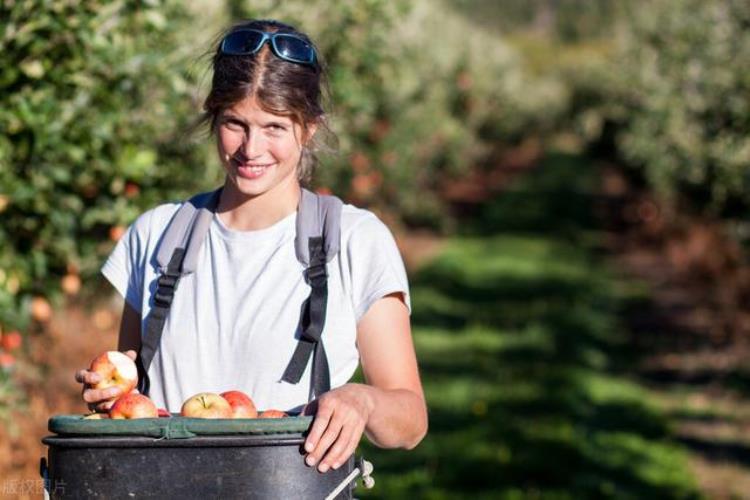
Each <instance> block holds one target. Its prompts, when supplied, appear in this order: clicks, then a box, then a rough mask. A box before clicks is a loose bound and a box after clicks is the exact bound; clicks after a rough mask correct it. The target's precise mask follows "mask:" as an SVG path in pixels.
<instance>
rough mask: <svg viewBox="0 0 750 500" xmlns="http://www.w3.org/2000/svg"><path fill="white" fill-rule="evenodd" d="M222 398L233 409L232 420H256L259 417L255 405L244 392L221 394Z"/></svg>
mask: <svg viewBox="0 0 750 500" xmlns="http://www.w3.org/2000/svg"><path fill="white" fill-rule="evenodd" d="M221 397H223V398H224V399H226V400H227V403H229V406H231V407H232V418H256V417H257V416H258V410H256V409H255V403H253V400H252V399H250V396H248V395H247V394H245V393H244V392H242V391H226V392H222V393H221Z"/></svg>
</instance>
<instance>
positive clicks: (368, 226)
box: [341, 203, 388, 238]
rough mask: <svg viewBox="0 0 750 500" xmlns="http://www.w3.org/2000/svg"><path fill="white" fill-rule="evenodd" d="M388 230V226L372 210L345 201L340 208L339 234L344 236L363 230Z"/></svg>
mask: <svg viewBox="0 0 750 500" xmlns="http://www.w3.org/2000/svg"><path fill="white" fill-rule="evenodd" d="M383 230H385V231H388V227H387V226H386V225H385V223H384V222H383V221H382V220H381V219H380V217H378V216H377V215H376V214H375V213H374V212H372V211H370V210H367V209H366V208H360V207H357V206H354V205H351V204H348V203H345V204H344V206H343V207H342V208H341V235H342V237H344V238H346V237H347V236H350V235H352V234H356V233H361V232H363V231H376V232H380V231H383Z"/></svg>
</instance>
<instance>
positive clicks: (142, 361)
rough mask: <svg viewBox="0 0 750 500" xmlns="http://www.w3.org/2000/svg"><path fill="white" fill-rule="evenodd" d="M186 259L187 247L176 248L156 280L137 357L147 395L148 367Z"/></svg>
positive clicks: (141, 386)
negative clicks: (165, 267)
mask: <svg viewBox="0 0 750 500" xmlns="http://www.w3.org/2000/svg"><path fill="white" fill-rule="evenodd" d="M184 259H185V249H184V248H179V247H178V248H175V249H174V252H172V258H171V259H169V264H168V265H167V269H166V270H165V271H164V273H163V274H162V275H161V276H159V279H158V280H156V291H155V292H154V304H153V306H152V307H151V311H150V313H149V315H148V318H147V319H146V331H145V335H142V340H141V350H140V352H139V353H138V356H137V357H136V367H137V368H138V391H139V392H140V393H141V394H143V395H146V396H147V395H148V391H149V390H150V388H151V381H150V380H149V378H148V367H149V365H150V364H151V360H153V358H154V354H155V353H156V349H158V348H159V343H160V341H161V333H162V330H164V323H166V321H167V316H169V309H170V307H172V299H174V292H175V290H176V289H177V283H179V281H180V275H181V273H182V261H183V260H184Z"/></svg>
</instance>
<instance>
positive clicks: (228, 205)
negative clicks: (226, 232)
mask: <svg viewBox="0 0 750 500" xmlns="http://www.w3.org/2000/svg"><path fill="white" fill-rule="evenodd" d="M301 194H302V193H301V188H300V185H299V183H298V182H296V180H295V182H293V183H291V184H290V185H288V186H284V185H278V186H275V187H274V188H273V189H271V190H270V191H266V192H265V193H262V194H259V195H257V196H248V195H245V194H243V193H241V192H239V191H238V190H237V187H236V186H235V185H234V184H233V183H232V181H230V180H229V179H227V181H226V182H225V183H224V189H223V190H222V192H221V197H220V198H219V205H218V207H217V210H216V212H217V214H218V216H219V217H221V220H222V222H223V223H224V225H226V226H227V227H229V228H230V229H234V230H237V231H257V230H259V229H265V228H267V227H271V226H273V225H274V224H276V223H277V222H279V221H280V220H282V219H284V218H285V217H287V216H288V215H289V214H291V213H292V212H295V211H296V210H297V207H298V206H299V200H300V196H301Z"/></svg>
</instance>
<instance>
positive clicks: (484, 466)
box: [357, 156, 699, 499]
mask: <svg viewBox="0 0 750 500" xmlns="http://www.w3.org/2000/svg"><path fill="white" fill-rule="evenodd" d="M594 187H595V186H594V179H593V177H592V174H591V171H590V169H587V168H586V164H585V163H582V161H581V160H580V159H577V158H572V157H565V156H550V157H548V158H547V159H546V160H545V161H544V162H543V164H542V165H541V166H540V168H539V169H537V170H535V171H534V172H532V173H531V174H529V175H528V176H527V177H526V178H524V179H522V181H521V182H520V183H516V185H515V186H514V187H513V189H512V190H511V191H510V192H507V193H503V195H502V197H501V198H499V199H498V200H495V201H494V202H493V203H490V204H489V205H487V206H486V207H484V210H483V213H482V216H481V217H479V218H478V219H477V220H476V222H475V223H474V224H473V225H472V226H466V227H465V231H464V233H465V234H464V235H463V236H461V237H457V238H454V239H452V240H451V241H449V242H448V244H447V245H446V247H445V248H444V250H443V252H442V253H441V254H440V255H439V256H438V257H437V258H435V259H434V260H433V261H432V262H431V263H430V264H428V265H426V266H425V267H423V268H421V270H420V271H419V273H418V274H417V275H415V276H412V298H413V304H414V315H413V324H414V327H415V342H416V345H417V349H418V355H419V358H420V364H421V368H422V377H423V380H424V384H425V389H426V393H427V398H428V402H429V406H430V418H431V421H430V424H431V427H430V433H429V436H428V437H427V438H426V439H425V441H424V442H423V443H422V444H421V445H420V446H419V447H418V448H417V449H415V450H413V451H410V452H401V451H380V450H376V449H373V448H370V447H368V448H366V449H364V450H363V451H364V453H365V455H366V456H367V457H368V458H370V459H372V461H373V462H374V464H375V468H376V470H375V477H376V481H377V486H376V489H375V490H374V491H373V492H372V493H368V492H366V491H362V490H358V491H357V495H358V496H360V497H362V498H414V499H417V498H419V499H422V498H429V499H443V498H445V499H449V498H450V499H455V498H493V499H495V498H576V499H579V498H660V499H668V498H698V497H699V494H698V492H697V490H696V486H695V484H694V481H693V480H692V478H691V475H690V472H689V470H688V466H687V460H686V456H685V454H684V452H683V449H682V448H681V447H680V446H679V445H677V444H675V442H674V441H673V440H672V439H671V438H670V428H669V425H668V423H667V420H666V419H665V416H664V412H663V409H662V408H661V407H660V406H658V405H657V404H655V403H654V402H653V399H652V398H651V396H650V394H649V392H648V391H647V390H645V389H643V388H641V387H640V386H639V385H637V384H636V383H634V382H632V381H630V380H629V379H628V377H626V376H625V375H624V374H623V373H622V372H621V371H620V370H618V366H622V359H623V354H624V352H626V349H625V348H624V345H623V339H624V338H625V337H624V335H622V330H621V326H620V324H619V322H618V319H617V314H618V311H619V308H620V305H621V301H622V300H623V296H624V295H627V293H628V290H627V288H626V287H625V288H623V287H622V286H621V283H619V282H617V281H616V280H614V279H613V277H612V274H611V273H610V270H609V269H607V268H606V267H605V266H603V265H602V264H601V263H600V261H599V259H598V258H597V257H596V255H597V248H598V243H599V238H600V237H601V235H600V234H599V233H598V231H597V228H596V224H595V223H594V217H593V215H592V210H593V208H594V204H593V203H592V201H593V197H592V193H593V190H594Z"/></svg>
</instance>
